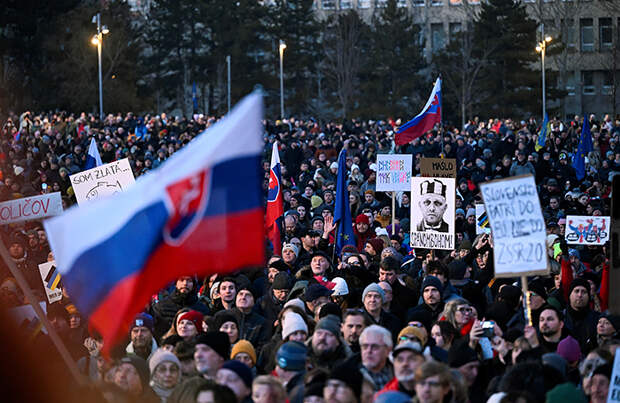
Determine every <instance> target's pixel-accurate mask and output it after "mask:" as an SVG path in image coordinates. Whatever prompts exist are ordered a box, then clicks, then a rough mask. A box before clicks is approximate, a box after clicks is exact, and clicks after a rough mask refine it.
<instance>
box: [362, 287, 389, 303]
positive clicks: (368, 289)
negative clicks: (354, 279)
mask: <svg viewBox="0 0 620 403" xmlns="http://www.w3.org/2000/svg"><path fill="white" fill-rule="evenodd" d="M369 292H376V293H379V295H381V302H385V291H383V288H381V287H380V286H379V284H377V283H370V284H368V286H366V288H364V292H363V293H362V303H363V302H364V300H365V299H366V295H367V294H368V293H369Z"/></svg>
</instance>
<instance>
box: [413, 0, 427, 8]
mask: <svg viewBox="0 0 620 403" xmlns="http://www.w3.org/2000/svg"><path fill="white" fill-rule="evenodd" d="M425 2H426V0H413V5H414V6H415V7H423V6H424V4H425Z"/></svg>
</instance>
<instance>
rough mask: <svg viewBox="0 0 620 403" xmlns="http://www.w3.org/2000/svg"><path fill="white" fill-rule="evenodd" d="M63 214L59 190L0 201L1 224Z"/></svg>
mask: <svg viewBox="0 0 620 403" xmlns="http://www.w3.org/2000/svg"><path fill="white" fill-rule="evenodd" d="M61 214H62V198H61V197H60V193H59V192H55V193H50V194H45V195H40V196H33V197H24V198H23V199H17V200H9V201H6V202H4V203H0V225H2V224H9V223H12V222H18V221H27V220H39V219H41V218H44V217H51V216H55V215H61Z"/></svg>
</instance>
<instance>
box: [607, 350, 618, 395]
mask: <svg viewBox="0 0 620 403" xmlns="http://www.w3.org/2000/svg"><path fill="white" fill-rule="evenodd" d="M614 357H615V358H614V367H613V370H612V371H611V379H610V380H609V390H608V391H607V402H620V348H617V349H616V354H615V355H614Z"/></svg>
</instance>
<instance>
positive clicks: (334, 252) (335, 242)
mask: <svg viewBox="0 0 620 403" xmlns="http://www.w3.org/2000/svg"><path fill="white" fill-rule="evenodd" d="M339 229H340V221H338V222H337V223H336V233H335V234H334V235H335V236H334V247H333V248H332V264H334V263H335V261H334V259H335V258H336V244H337V243H338V230H339ZM327 242H328V243H329V234H327Z"/></svg>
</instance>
